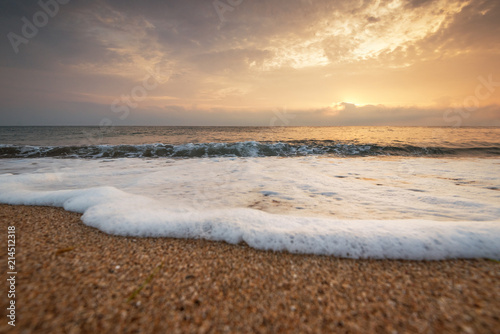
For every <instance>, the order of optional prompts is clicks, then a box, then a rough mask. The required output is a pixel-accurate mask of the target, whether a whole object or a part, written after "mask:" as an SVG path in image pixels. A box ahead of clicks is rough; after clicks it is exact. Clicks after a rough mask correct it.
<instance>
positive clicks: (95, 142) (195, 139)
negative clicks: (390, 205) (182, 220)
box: [0, 127, 500, 158]
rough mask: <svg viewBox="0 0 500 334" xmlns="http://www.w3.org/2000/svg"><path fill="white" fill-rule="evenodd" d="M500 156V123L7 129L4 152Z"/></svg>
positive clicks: (0, 141) (0, 130)
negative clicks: (425, 125)
mask: <svg viewBox="0 0 500 334" xmlns="http://www.w3.org/2000/svg"><path fill="white" fill-rule="evenodd" d="M307 155H316V156H321V155H325V156H340V157H342V156H354V157H355V156H386V155H389V156H434V157H439V156H442V157H446V156H458V157H465V156H471V157H495V156H500V128H498V127H461V128H444V127H114V128H99V127H0V158H39V157H59V158H119V157H130V158H131V157H148V158H154V157H181V158H185V157H264V156H280V157H293V156H307Z"/></svg>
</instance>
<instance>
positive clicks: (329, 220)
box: [0, 158, 500, 260]
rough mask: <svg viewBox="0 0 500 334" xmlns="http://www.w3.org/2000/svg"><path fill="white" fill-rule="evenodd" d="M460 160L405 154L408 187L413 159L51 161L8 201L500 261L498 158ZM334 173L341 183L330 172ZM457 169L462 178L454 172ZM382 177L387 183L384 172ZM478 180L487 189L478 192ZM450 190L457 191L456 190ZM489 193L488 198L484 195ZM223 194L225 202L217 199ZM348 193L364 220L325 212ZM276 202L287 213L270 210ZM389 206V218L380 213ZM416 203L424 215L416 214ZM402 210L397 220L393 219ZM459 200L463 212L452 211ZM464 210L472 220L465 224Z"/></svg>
mask: <svg viewBox="0 0 500 334" xmlns="http://www.w3.org/2000/svg"><path fill="white" fill-rule="evenodd" d="M284 161H286V162H284ZM6 162H7V163H6V164H5V165H4V167H3V168H4V172H5V171H6V170H8V169H12V167H13V166H15V165H17V166H19V167H20V165H22V164H26V162H23V161H20V160H17V161H14V160H11V161H6ZM167 162H168V163H167ZM448 162H449V161H434V160H432V161H431V160H425V159H424V160H419V159H417V160H415V161H411V162H408V161H405V165H407V164H408V163H410V165H411V166H412V167H411V169H412V171H411V172H407V174H408V175H407V177H406V178H405V179H404V182H403V181H401V180H400V181H401V182H400V183H397V182H396V181H397V180H394V179H391V178H389V177H387V176H386V177H383V174H384V171H387V170H388V169H391V168H392V169H394V168H395V167H396V166H397V164H398V163H401V161H399V162H398V161H380V160H371V161H369V163H368V161H359V160H356V161H354V160H352V159H351V160H345V161H343V162H339V161H337V160H325V159H323V160H321V159H276V158H272V159H269V158H265V159H261V158H259V159H233V160H231V159H223V160H207V159H200V160H198V161H193V160H187V161H163V162H161V163H160V162H159V161H153V162H152V161H147V160H137V159H135V160H134V162H131V161H129V160H128V159H120V160H114V161H107V162H103V161H101V162H96V161H70V162H67V161H66V162H62V161H60V160H59V161H58V160H55V159H41V160H39V162H38V167H36V169H35V170H33V169H32V168H33V167H30V168H31V169H27V170H26V171H25V172H22V173H21V174H18V175H14V174H12V173H11V174H9V173H6V172H5V173H4V174H1V175H0V202H2V203H8V204H23V205H49V206H58V207H63V208H64V209H66V210H68V211H74V212H80V213H83V216H82V221H83V222H84V223H85V224H87V225H89V226H92V227H95V228H98V229H99V230H101V231H103V232H106V233H110V234H115V235H123V236H136V237H174V238H204V239H209V240H217V241H226V242H229V243H240V242H245V243H247V244H248V245H249V246H251V247H254V248H257V249H267V250H275V251H289V252H294V253H310V254H325V255H335V256H339V257H348V258H377V259H383V258H388V259H413V260H424V259H426V260H437V259H446V258H483V257H486V258H494V259H500V222H499V221H498V217H499V211H498V206H495V200H498V195H497V194H498V191H495V190H493V189H490V188H495V187H494V186H491V185H492V184H493V185H496V182H497V181H498V180H497V179H496V178H494V177H491V176H483V177H480V175H482V172H483V170H482V169H484V170H491V168H498V167H495V166H497V165H498V162H497V161H496V160H482V161H480V162H477V161H474V160H469V161H459V160H457V161H454V164H453V168H452V169H451V168H449V167H451V166H449V165H447V163H448ZM478 166H482V167H478ZM407 168H410V167H408V166H407ZM481 168H482V169H481ZM478 169H479V170H478ZM215 170H218V171H219V173H221V175H222V174H225V175H226V177H227V175H231V174H233V176H231V177H230V178H232V180H233V183H232V184H227V181H228V179H227V178H225V179H223V181H224V182H223V183H217V182H215V183H214V178H213V177H211V176H213V175H212V174H210V173H212V172H214V171H215ZM298 171H301V172H303V173H304V174H303V175H301V178H297V172H298ZM346 171H349V173H350V174H349V173H346ZM328 172H330V173H331V175H330V176H331V178H330V179H326V178H325V174H324V173H328ZM431 172H433V173H434V176H435V177H434V178H431V179H432V180H434V181H436V180H438V179H446V180H451V181H450V182H448V181H446V182H445V181H443V182H444V183H442V184H440V185H441V186H443V188H442V189H439V190H435V191H434V192H432V191H431V188H432V185H431V184H432V182H431V183H426V182H422V179H423V180H428V179H429V173H431ZM200 173H202V174H201V176H200ZM203 173H205V176H203ZM450 173H451V174H453V175H454V176H455V177H454V178H450V177H449V176H450V175H449V174H450ZM467 173H469V174H468V175H469V176H475V177H476V180H475V182H476V185H475V186H471V185H469V188H468V189H466V190H462V191H461V192H457V190H456V189H455V188H453V187H452V186H455V187H457V189H462V188H460V187H462V186H457V185H456V183H457V182H458V181H457V179H460V178H461V176H462V175H466V174H467ZM470 173H472V174H473V175H470ZM474 173H476V174H474ZM273 175H274V176H277V175H281V176H282V178H280V179H277V178H273V177H272V176H273ZM293 175H295V183H293V182H292V181H293V179H294V178H293ZM355 175H363V177H362V178H361V177H359V176H355ZM376 175H378V179H374V177H375V176H376ZM417 175H418V176H417ZM423 175H425V177H423ZM496 175H498V174H496ZM337 176H342V177H337ZM351 176H352V177H351ZM203 180H205V183H203ZM389 181H390V182H389ZM290 182H291V183H290ZM391 182H392V183H391ZM395 182H396V183H395ZM478 182H479V183H480V184H481V183H482V185H483V186H482V187H477V183H478ZM487 182H490V183H487ZM322 184H323V185H324V188H321V185H322ZM377 184H379V185H377ZM434 184H435V183H434ZM464 184H467V183H466V182H464ZM103 185H104V186H103ZM444 185H448V186H449V187H452V189H455V190H454V192H452V193H453V194H454V195H450V194H449V193H450V189H447V188H446V187H444ZM485 185H486V186H485ZM260 186H262V187H260ZM342 187H343V188H342ZM465 187H467V186H465ZM326 189H329V190H330V191H326ZM380 189H382V190H380ZM412 189H413V190H419V191H413V190H412ZM464 189H465V188H464ZM377 191H379V192H377ZM380 191H382V192H380ZM478 191H479V192H481V194H482V196H480V197H479V199H478V198H477V194H479V192H478ZM363 192H364V193H363ZM426 192H428V193H429V194H426ZM214 194H215V195H214ZM311 194H313V195H314V196H315V197H314V198H313V200H312V202H313V203H314V202H321V200H324V201H326V202H325V203H327V204H325V205H324V207H321V208H320V209H321V210H320V213H318V211H315V209H313V207H308V204H309V203H310V202H309V201H308V199H307V197H308V196H310V195H311ZM383 194H385V195H386V196H389V197H390V198H389V199H387V201H386V202H384V201H383V200H381V199H380V198H378V197H380V196H384V195H383ZM255 196H257V197H255ZM357 196H358V197H359V198H357ZM405 196H410V197H405ZM454 196H456V197H454ZM215 197H219V198H220V200H219V201H212V200H211V199H213V198H215ZM253 197H255V198H257V200H260V201H263V202H264V201H268V202H269V206H268V207H266V206H261V207H260V209H255V208H252V206H253V207H256V206H257V207H259V206H258V205H246V206H245V205H243V204H242V203H243V199H244V198H253ZM336 198H340V199H342V200H345V201H349V205H348V207H349V208H350V210H356V209H357V210H358V211H359V215H358V216H354V218H353V217H349V216H348V215H347V214H343V215H342V214H339V215H337V216H335V215H331V214H330V213H329V212H324V211H325V209H324V208H326V207H335V208H340V207H341V205H340V204H337V203H340V202H342V201H341V200H337V199H336ZM356 198H357V199H356ZM188 199H189V200H188ZM370 199H371V202H370V203H367V201H369V200H370ZM411 201H413V203H412V202H411ZM429 202H430V203H431V204H429ZM283 203H285V204H286V205H285V204H283ZM290 203H292V204H293V205H292V206H290V205H288V204H290ZM328 203H330V204H328ZM496 203H498V202H496ZM273 205H277V206H279V205H282V206H283V208H281V211H280V210H278V211H277V212H275V213H270V212H272V210H271V209H272V208H273ZM320 206H321V203H320ZM380 206H382V209H381V211H380V213H378V214H377V213H374V214H373V215H370V212H371V210H373V208H374V207H380ZM412 206H413V207H416V210H414V211H412V210H411V207H412ZM391 207H392V208H393V209H394V213H392V216H391V215H388V214H389V213H390V210H391ZM449 207H454V209H455V210H456V211H457V212H458V213H459V214H457V216H455V217H451V216H450V217H451V218H449V217H448V218H447V217H446V215H445V217H443V216H441V214H442V213H443V212H447V210H449ZM298 208H303V209H298ZM419 209H420V210H422V211H423V212H424V211H426V210H429V212H432V210H434V211H435V213H434V214H435V218H434V219H429V218H428V217H432V216H431V214H430V213H427V215H426V216H425V217H427V218H426V219H420V218H418V216H419V215H418V212H419ZM304 210H305V213H304ZM266 211H267V212H266ZM382 212H385V214H382ZM388 212H389V213H388ZM401 212H403V213H405V214H401ZM466 212H469V216H467V215H466V214H465V213H466ZM459 216H467V217H468V218H469V219H468V220H465V221H464V220H458V219H457V218H458V217H459ZM361 217H364V218H363V219H360V218H361ZM367 217H370V219H366V218H367ZM401 217H408V218H405V219H402V218H401Z"/></svg>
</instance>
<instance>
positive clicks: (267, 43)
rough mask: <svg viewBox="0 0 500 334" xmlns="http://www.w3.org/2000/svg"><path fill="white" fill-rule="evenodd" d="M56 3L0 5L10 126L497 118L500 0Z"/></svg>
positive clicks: (2, 112) (3, 116) (5, 114)
mask: <svg viewBox="0 0 500 334" xmlns="http://www.w3.org/2000/svg"><path fill="white" fill-rule="evenodd" d="M52 1H54V3H55V1H56V0H52ZM56 4H57V6H58V7H59V8H58V12H57V13H56V14H55V15H53V17H49V18H48V20H47V24H45V25H43V26H41V27H39V28H38V32H37V34H36V35H35V36H34V37H30V38H25V37H26V36H24V35H23V25H24V24H25V23H24V21H23V20H22V17H25V18H27V19H28V20H29V21H30V22H34V21H33V20H34V16H36V14H37V13H38V12H40V11H43V10H44V9H43V8H41V7H40V6H39V5H38V4H33V3H32V2H29V1H19V2H16V3H15V4H8V5H5V4H2V5H0V6H2V7H3V8H2V11H1V12H2V13H3V14H2V18H1V28H2V34H3V35H4V36H7V37H6V38H4V39H3V45H2V49H1V51H0V60H1V67H0V70H1V71H2V76H1V79H0V86H1V91H0V94H1V96H0V97H1V98H2V101H3V104H2V106H1V107H0V124H2V125H37V124H41V125H48V124H54V125H98V124H99V123H100V122H101V121H102V120H103V119H107V120H109V121H110V122H112V123H113V124H115V125H131V124H135V125H149V124H155V125H273V124H270V123H273V119H275V118H276V117H277V116H276V115H277V114H278V115H281V118H280V119H283V115H285V116H286V117H285V118H284V119H286V121H283V120H282V121H281V122H282V123H283V124H282V125H454V126H458V125H497V126H498V125H500V107H499V105H500V39H499V38H498V36H500V20H499V19H498V18H499V17H500V3H499V2H498V1H493V0H491V1H430V0H414V1H400V0H391V1H332V0H324V1H322V0H295V1H294V0H291V1H285V0H276V1H270V0H268V1H264V0H252V1H250V0H240V1H236V0H233V1H231V2H227V0H216V1H201V0H200V1H188V2H179V1H159V0H158V1H143V2H137V3H128V2H127V3H125V2H123V1H118V0H116V1H104V0H102V1H97V0H96V1H88V2H87V1H86V2H85V3H77V2H75V3H72V2H70V3H68V4H65V5H62V4H58V3H56ZM230 4H232V5H230ZM9 34H10V35H9ZM9 36H10V37H9ZM22 38H25V41H26V40H27V41H28V42H27V43H24V42H23V43H20V42H19V41H20V40H21V39H22ZM16 51H17V52H16ZM145 79H147V80H145ZM450 108H452V109H450ZM274 122H275V121H274Z"/></svg>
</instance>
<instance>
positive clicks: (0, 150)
mask: <svg viewBox="0 0 500 334" xmlns="http://www.w3.org/2000/svg"><path fill="white" fill-rule="evenodd" d="M307 155H317V156H321V155H326V156H339V157H349V156H353V157H356V156H474V157H494V156H500V147H499V146H490V147H460V148H454V147H439V146H429V147H419V146H413V145H400V146H381V145H371V144H351V143H339V142H334V141H290V142H255V141H245V142H236V143H196V144H193V143H189V144H182V145H170V144H162V143H156V144H142V145H90V146H31V145H0V158H42V157H55V158H87V159H88V158H93V159H99V158H161V157H171V158H202V157H268V156H278V157H293V156H307Z"/></svg>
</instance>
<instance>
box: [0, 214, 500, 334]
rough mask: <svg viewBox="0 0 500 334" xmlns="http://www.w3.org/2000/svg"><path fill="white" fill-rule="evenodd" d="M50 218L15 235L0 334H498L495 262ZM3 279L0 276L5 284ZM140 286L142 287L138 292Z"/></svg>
mask: <svg viewBox="0 0 500 334" xmlns="http://www.w3.org/2000/svg"><path fill="white" fill-rule="evenodd" d="M79 218H80V215H79V214H76V213H69V212H65V211H64V210H62V209H59V208H49V207H34V206H7V205H0V222H1V228H2V231H4V232H2V233H1V235H2V244H4V245H5V247H4V248H3V249H4V251H3V252H1V253H0V258H1V264H2V267H1V268H2V272H4V273H6V272H7V247H6V245H7V242H6V240H7V237H6V235H7V233H6V232H7V225H14V226H15V227H16V238H17V239H16V240H17V244H16V265H17V268H16V269H17V272H18V275H17V281H16V315H17V317H16V326H15V327H11V326H9V325H8V324H7V321H8V319H7V317H5V309H6V307H7V302H8V299H7V298H6V295H7V285H4V292H2V294H4V296H3V297H2V298H0V300H1V305H0V307H2V309H3V310H4V312H3V314H4V316H2V320H1V323H0V332H2V333H80V332H83V333H87V332H94V333H134V332H136V333H138V332H141V333H148V332H149V333H153V332H160V333H161V332H163V333H249V332H262V333H278V332H290V333H343V332H349V333H368V332H371V333H378V332H380V333H391V332H393V333H404V332H412V333H444V332H449V333H499V332H500V284H499V282H500V263H498V262H494V261H490V260H448V261H421V262H418V261H394V260H350V259H339V258H335V257H328V256H312V255H296V254H289V253H277V252H266V251H258V250H254V249H252V248H249V247H247V246H245V245H229V244H226V243H219V242H211V241H205V240H178V239H169V238H160V239H153V238H127V237H117V236H110V235H106V234H104V233H102V232H100V231H98V230H96V229H93V228H90V227H87V226H85V225H84V224H83V223H82V222H81V221H80V219H79ZM5 275H6V274H4V277H5ZM141 287H142V289H141Z"/></svg>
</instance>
